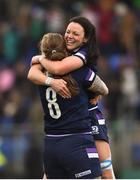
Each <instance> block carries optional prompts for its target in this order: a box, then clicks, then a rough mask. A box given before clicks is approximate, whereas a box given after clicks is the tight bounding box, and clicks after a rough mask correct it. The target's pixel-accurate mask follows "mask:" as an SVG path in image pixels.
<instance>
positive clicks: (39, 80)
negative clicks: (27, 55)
mask: <svg viewBox="0 0 140 180" xmlns="http://www.w3.org/2000/svg"><path fill="white" fill-rule="evenodd" d="M42 69H43V68H42V66H41V65H40V64H34V65H32V66H31V67H30V69H29V72H28V75H27V78H28V79H29V80H30V81H31V82H33V83H34V84H37V85H46V80H47V78H48V77H47V76H46V75H45V74H44V73H43V72H42ZM49 85H50V86H51V87H52V88H53V89H54V90H55V91H56V92H57V93H58V94H59V95H60V96H62V97H63V98H71V93H70V91H69V89H68V88H67V86H66V85H67V82H66V81H64V80H63V79H54V78H52V79H51V81H50V84H49Z"/></svg>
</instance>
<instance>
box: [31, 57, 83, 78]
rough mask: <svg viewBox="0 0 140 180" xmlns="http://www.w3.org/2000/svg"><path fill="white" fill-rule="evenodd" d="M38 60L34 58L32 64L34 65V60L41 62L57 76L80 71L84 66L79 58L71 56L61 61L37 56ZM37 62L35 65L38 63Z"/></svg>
mask: <svg viewBox="0 0 140 180" xmlns="http://www.w3.org/2000/svg"><path fill="white" fill-rule="evenodd" d="M35 57H36V58H34V57H33V58H32V63H34V59H35V61H36V62H37V58H38V61H39V62H40V64H41V65H42V66H43V67H44V68H45V69H46V70H47V71H48V72H50V73H52V74H56V75H64V74H67V73H69V72H71V71H74V70H76V69H79V68H80V67H82V66H83V65H84V63H83V61H82V60H81V59H80V58H79V57H77V56H69V57H66V58H64V59H63V60H61V61H50V60H48V59H46V58H44V57H43V56H42V57H39V56H35ZM36 62H35V63H36Z"/></svg>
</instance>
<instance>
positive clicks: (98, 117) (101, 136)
mask: <svg viewBox="0 0 140 180" xmlns="http://www.w3.org/2000/svg"><path fill="white" fill-rule="evenodd" d="M89 113H90V118H91V119H92V121H91V124H92V133H93V136H94V139H95V140H104V141H106V142H108V143H109V138H108V131H107V125H106V120H105V118H104V117H103V114H102V112H101V111H100V110H99V109H98V107H97V106H96V107H94V108H92V109H90V110H89Z"/></svg>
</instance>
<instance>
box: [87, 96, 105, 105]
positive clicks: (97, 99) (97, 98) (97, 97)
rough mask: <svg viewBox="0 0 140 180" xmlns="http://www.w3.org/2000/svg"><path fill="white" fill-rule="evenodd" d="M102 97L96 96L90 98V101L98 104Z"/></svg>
mask: <svg viewBox="0 0 140 180" xmlns="http://www.w3.org/2000/svg"><path fill="white" fill-rule="evenodd" d="M101 99H102V96H101V95H98V96H95V98H93V99H91V100H90V103H91V104H93V105H96V104H97V103H98V102H99V101H100V100H101Z"/></svg>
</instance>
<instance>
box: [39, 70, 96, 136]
mask: <svg viewBox="0 0 140 180" xmlns="http://www.w3.org/2000/svg"><path fill="white" fill-rule="evenodd" d="M71 75H72V77H73V78H74V79H75V80H76V81H77V83H78V86H79V94H78V95H77V96H75V97H72V98H70V99H64V98H62V97H61V96H59V95H58V94H57V93H56V92H55V91H54V90H53V89H52V88H51V87H49V86H43V85H42V86H39V92H40V98H41V102H42V106H43V110H44V123H45V132H46V134H54V135H55V134H56V135H58V134H71V133H81V132H89V131H91V121H90V119H89V111H88V97H87V94H86V89H87V88H89V87H90V86H91V84H92V83H93V81H94V79H95V73H94V72H93V71H92V70H91V69H89V68H88V67H82V68H80V69H78V70H75V71H73V72H71Z"/></svg>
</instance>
